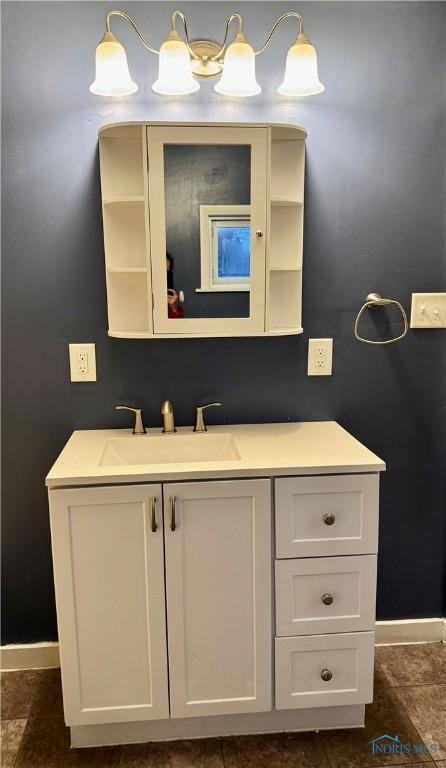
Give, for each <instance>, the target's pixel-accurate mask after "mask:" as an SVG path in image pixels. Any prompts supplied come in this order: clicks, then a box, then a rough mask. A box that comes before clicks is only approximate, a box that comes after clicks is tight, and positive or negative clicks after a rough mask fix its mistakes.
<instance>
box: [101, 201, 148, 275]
mask: <svg viewBox="0 0 446 768" xmlns="http://www.w3.org/2000/svg"><path fill="white" fill-rule="evenodd" d="M104 243H105V255H106V264H107V267H110V268H113V267H125V268H129V267H138V268H147V260H146V248H147V244H146V222H145V208H144V205H139V204H137V205H128V204H126V203H119V204H118V203H116V204H113V205H104Z"/></svg>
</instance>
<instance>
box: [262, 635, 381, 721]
mask: <svg viewBox="0 0 446 768" xmlns="http://www.w3.org/2000/svg"><path fill="white" fill-rule="evenodd" d="M373 645H374V632H353V633H348V634H343V635H309V636H307V637H278V638H276V709H300V708H311V707H333V706H337V705H346V704H366V703H367V702H370V701H372V700H373Z"/></svg>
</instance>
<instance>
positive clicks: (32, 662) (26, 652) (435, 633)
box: [0, 619, 446, 672]
mask: <svg viewBox="0 0 446 768" xmlns="http://www.w3.org/2000/svg"><path fill="white" fill-rule="evenodd" d="M441 641H443V642H444V643H446V619H400V620H398V621H377V622H376V624H375V645H401V644H403V643H434V642H437V643H438V642H441ZM0 654H1V664H0V668H1V670H2V672H7V671H13V670H16V669H51V668H53V667H59V666H60V661H59V643H30V644H26V645H2V646H1V648H0Z"/></svg>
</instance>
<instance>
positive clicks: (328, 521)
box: [323, 512, 336, 525]
mask: <svg viewBox="0 0 446 768" xmlns="http://www.w3.org/2000/svg"><path fill="white" fill-rule="evenodd" d="M323 520H324V523H325V525H333V523H335V522H336V517H335V515H334V514H333V512H326V513H325V515H324V517H323Z"/></svg>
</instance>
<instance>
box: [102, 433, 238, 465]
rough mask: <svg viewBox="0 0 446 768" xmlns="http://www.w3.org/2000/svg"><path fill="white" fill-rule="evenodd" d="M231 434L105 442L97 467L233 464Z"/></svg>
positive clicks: (144, 436) (233, 454) (233, 446)
mask: <svg viewBox="0 0 446 768" xmlns="http://www.w3.org/2000/svg"><path fill="white" fill-rule="evenodd" d="M239 459H240V454H239V452H238V451H237V448H236V446H235V443H234V440H233V438H232V435H230V434H228V433H226V434H225V433H219V434H210V433H204V434H186V435H185V434H181V433H179V434H175V435H150V434H149V435H141V436H140V435H132V436H131V437H122V438H115V439H112V440H107V441H106V443H105V446H104V450H103V452H102V456H101V458H100V460H99V466H101V467H114V466H123V465H135V464H185V463H188V464H189V463H191V462H195V461H237V460H239Z"/></svg>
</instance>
